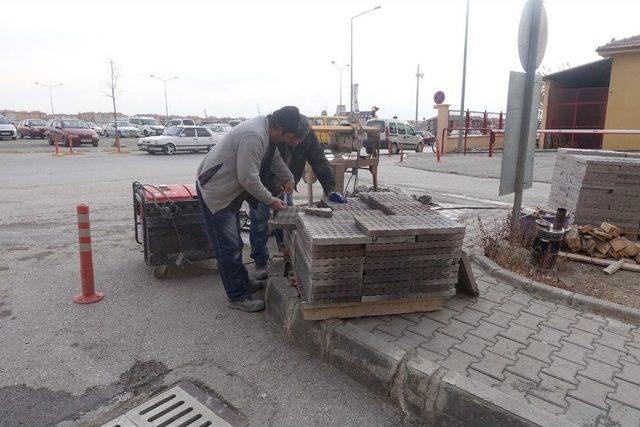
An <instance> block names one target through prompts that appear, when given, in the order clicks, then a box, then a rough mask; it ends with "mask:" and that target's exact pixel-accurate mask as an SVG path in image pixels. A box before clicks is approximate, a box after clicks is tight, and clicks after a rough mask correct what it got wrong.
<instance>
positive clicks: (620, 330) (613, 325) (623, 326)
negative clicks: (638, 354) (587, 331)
mask: <svg viewBox="0 0 640 427" xmlns="http://www.w3.org/2000/svg"><path fill="white" fill-rule="evenodd" d="M635 327H636V326H635V325H632V324H631V323H627V322H623V321H621V320H618V319H614V318H613V317H607V326H605V327H604V328H603V330H605V331H610V332H614V333H616V334H619V335H623V336H625V337H628V338H632V334H631V332H632V331H633V330H634V329H635Z"/></svg>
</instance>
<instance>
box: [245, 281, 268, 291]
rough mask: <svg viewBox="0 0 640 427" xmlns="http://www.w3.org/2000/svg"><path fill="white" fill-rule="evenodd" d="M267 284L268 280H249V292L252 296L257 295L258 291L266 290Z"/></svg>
mask: <svg viewBox="0 0 640 427" xmlns="http://www.w3.org/2000/svg"><path fill="white" fill-rule="evenodd" d="M265 282H266V280H256V279H251V278H250V279H249V292H250V293H252V294H255V293H256V292H258V291H261V290H263V289H264V287H265Z"/></svg>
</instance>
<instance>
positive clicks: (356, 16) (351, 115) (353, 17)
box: [349, 6, 381, 121]
mask: <svg viewBox="0 0 640 427" xmlns="http://www.w3.org/2000/svg"><path fill="white" fill-rule="evenodd" d="M380 7H381V6H376V7H374V8H373V9H369V10H366V11H364V12H362V13H359V14H357V15H354V16H352V17H351V61H349V64H351V85H350V86H349V87H350V89H351V97H350V99H351V101H350V102H349V110H350V111H349V118H350V120H351V121H353V118H354V115H353V20H354V19H356V18H359V17H360V16H362V15H365V14H367V13H369V12H373V11H374V10H376V9H380Z"/></svg>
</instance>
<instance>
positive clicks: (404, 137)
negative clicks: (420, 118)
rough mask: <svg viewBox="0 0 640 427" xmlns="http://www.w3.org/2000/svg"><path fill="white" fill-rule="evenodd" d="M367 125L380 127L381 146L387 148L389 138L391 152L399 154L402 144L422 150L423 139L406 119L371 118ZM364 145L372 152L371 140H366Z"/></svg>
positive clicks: (411, 148) (410, 148)
mask: <svg viewBox="0 0 640 427" xmlns="http://www.w3.org/2000/svg"><path fill="white" fill-rule="evenodd" d="M366 126H376V127H379V128H380V148H382V149H385V148H387V139H388V140H389V142H391V152H392V153H393V154H397V153H399V152H400V144H403V145H404V149H405V150H415V151H416V152H419V151H422V146H423V144H424V143H423V139H422V136H421V135H420V134H419V133H418V132H416V131H415V130H414V129H413V127H411V125H410V124H409V123H407V122H405V121H404V120H398V119H369V120H367V124H366ZM363 146H364V147H365V149H366V150H367V153H368V154H371V152H372V151H373V148H372V147H371V142H367V141H364V143H363Z"/></svg>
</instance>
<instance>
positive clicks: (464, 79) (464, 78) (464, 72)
mask: <svg viewBox="0 0 640 427" xmlns="http://www.w3.org/2000/svg"><path fill="white" fill-rule="evenodd" d="M468 36H469V0H467V16H466V18H465V24H464V56H463V59H462V97H461V100H460V119H459V126H458V127H459V128H462V123H463V120H464V119H463V114H464V92H465V86H466V82H467V41H468ZM458 132H459V134H458V153H460V152H461V151H462V149H463V147H462V131H458Z"/></svg>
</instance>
